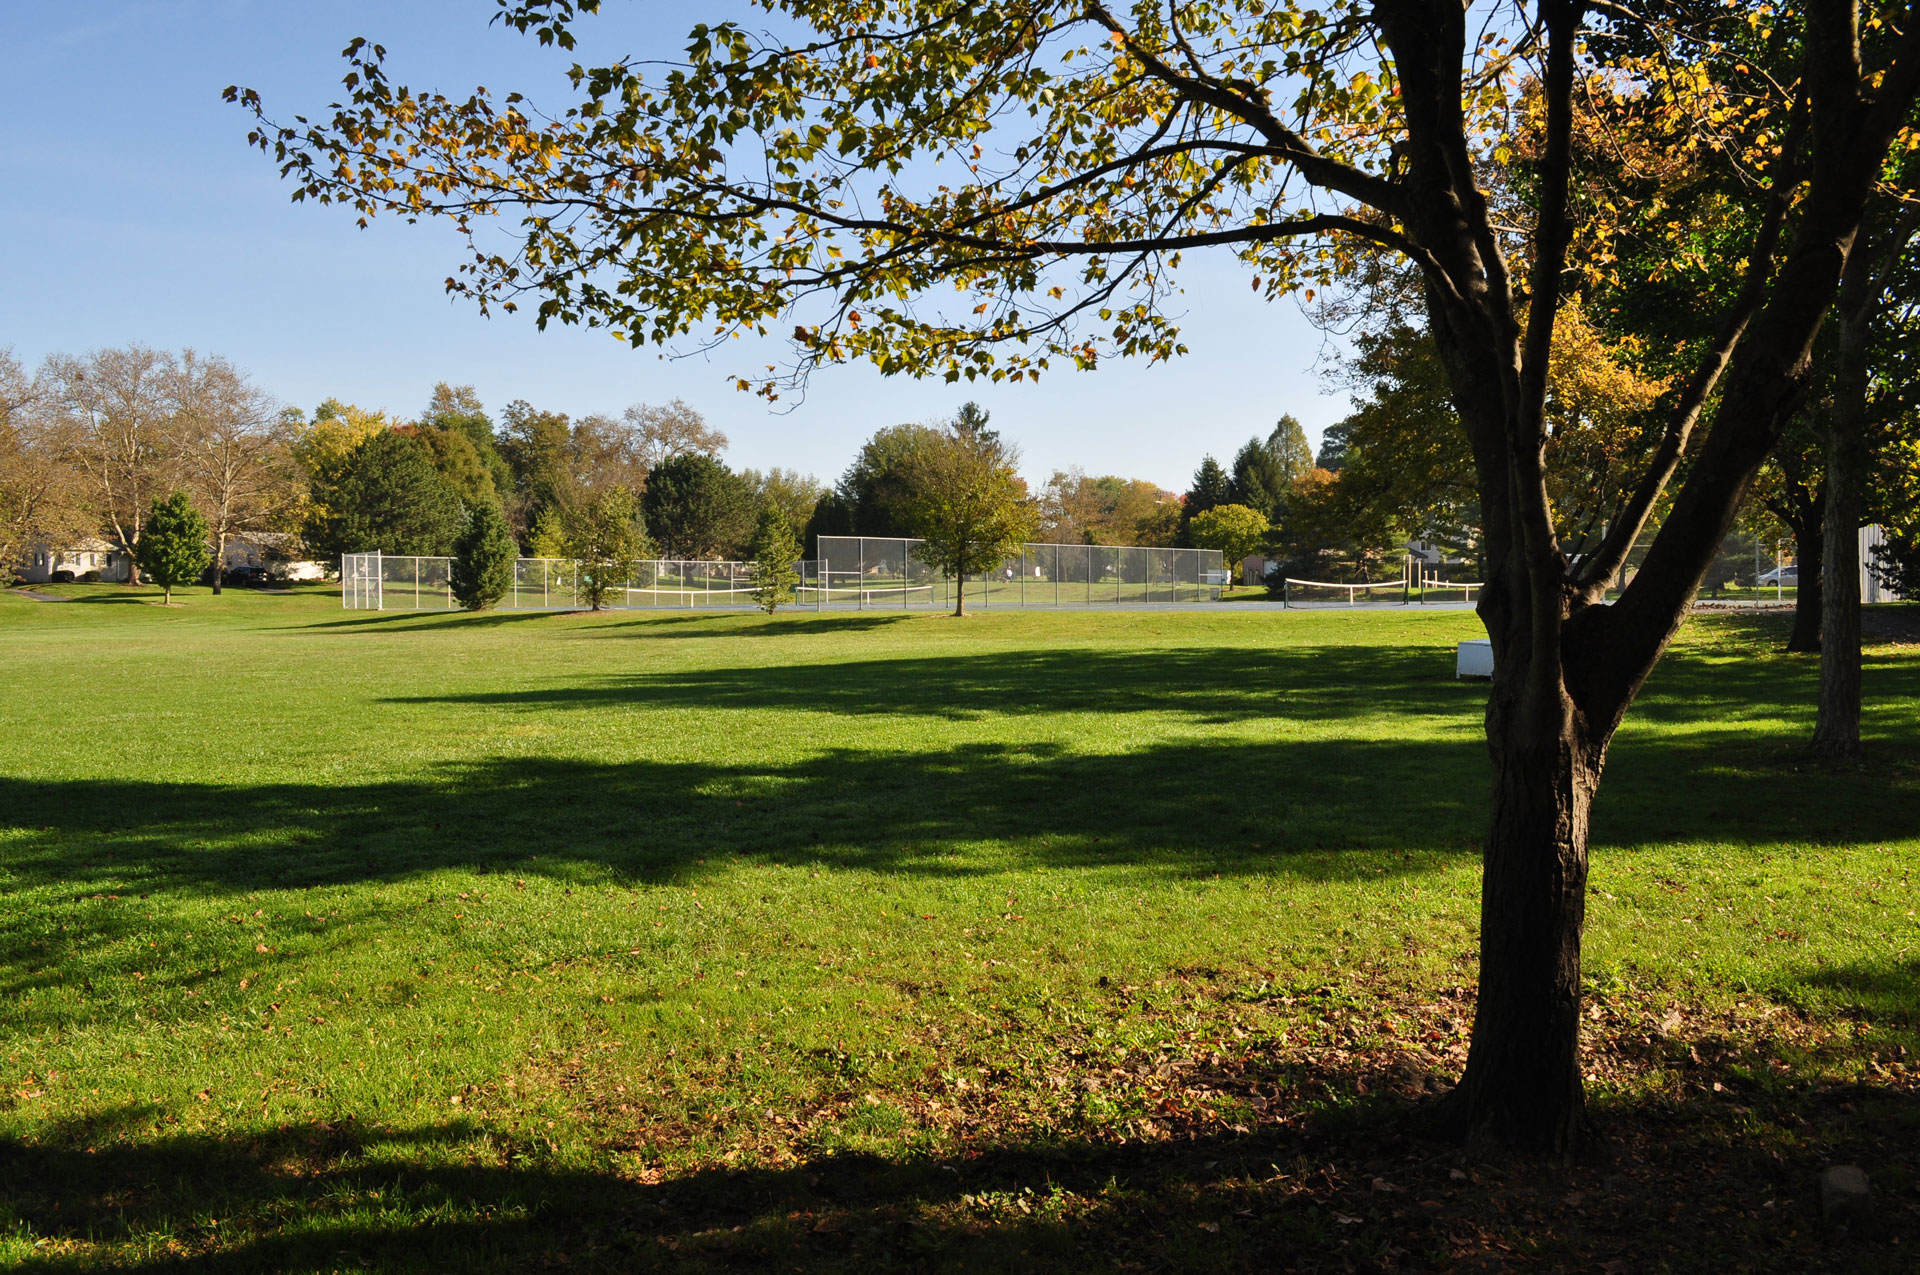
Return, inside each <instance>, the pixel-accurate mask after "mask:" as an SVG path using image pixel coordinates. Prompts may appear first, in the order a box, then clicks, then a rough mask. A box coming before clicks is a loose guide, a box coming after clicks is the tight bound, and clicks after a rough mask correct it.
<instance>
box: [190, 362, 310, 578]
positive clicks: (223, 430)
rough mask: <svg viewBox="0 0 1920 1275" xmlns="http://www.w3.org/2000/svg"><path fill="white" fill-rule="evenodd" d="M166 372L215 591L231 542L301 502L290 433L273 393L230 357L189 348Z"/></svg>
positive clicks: (264, 526)
mask: <svg viewBox="0 0 1920 1275" xmlns="http://www.w3.org/2000/svg"><path fill="white" fill-rule="evenodd" d="M168 379H169V384H168V396H169V398H170V399H171V406H172V416H171V421H170V426H169V431H168V433H169V444H170V449H171V450H172V452H173V454H174V457H175V462H176V464H177V467H178V472H179V476H180V480H181V482H182V483H183V484H184V486H185V488H186V490H187V492H188V494H190V495H191V496H192V497H193V501H194V504H195V505H197V506H198V507H199V510H200V512H201V514H202V515H204V516H205V517H206V520H207V535H208V539H209V540H210V541H211V542H212V548H213V570H214V577H213V591H214V592H215V593H218V592H220V572H221V568H222V566H223V565H224V563H225V561H226V552H227V542H228V541H229V540H231V539H232V538H233V537H234V536H235V535H238V534H241V533H245V532H261V531H267V530H269V529H271V528H272V526H273V524H274V522H275V520H276V519H277V518H279V517H280V516H281V515H283V514H286V513H288V512H289V511H290V510H291V509H292V508H293V507H294V505H295V503H296V502H297V499H298V492H299V489H298V485H297V482H296V478H295V466H294V464H293V457H292V454H291V451H290V447H289V443H290V439H289V437H288V431H287V428H286V425H285V422H284V418H283V417H282V415H281V413H280V411H279V405H278V404H277V403H275V402H274V400H273V398H272V396H271V395H269V394H267V393H266V392H265V391H263V390H261V389H259V388H257V387H256V386H254V385H253V384H252V383H250V382H249V381H248V380H247V377H246V375H245V373H243V372H241V371H240V370H239V369H238V368H236V367H234V366H233V365H232V364H231V363H229V362H227V361H226V360H225V359H222V358H218V357H212V358H206V357H202V356H200V355H198V354H195V353H194V352H193V351H192V350H188V351H186V352H185V353H184V354H183V355H182V356H181V358H180V360H179V363H178V364H177V366H176V367H175V368H174V370H173V373H172V375H171V376H170V377H169V378H168Z"/></svg>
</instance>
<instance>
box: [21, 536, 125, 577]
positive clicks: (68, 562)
mask: <svg viewBox="0 0 1920 1275" xmlns="http://www.w3.org/2000/svg"><path fill="white" fill-rule="evenodd" d="M131 566H132V562H131V560H130V559H129V558H128V557H127V553H126V551H125V550H124V549H120V548H118V547H117V546H115V545H113V544H110V543H108V542H107V541H105V540H102V539H100V537H98V536H82V537H81V538H80V539H78V540H75V541H73V542H72V543H70V544H68V545H65V546H62V547H59V548H55V547H54V546H53V545H50V544H46V543H44V542H42V543H38V544H35V545H33V546H32V547H31V548H29V549H28V550H27V556H26V560H25V561H24V562H23V563H22V564H21V570H20V578H21V579H22V580H25V581H26V582H27V583H28V584H47V583H49V582H51V581H52V580H53V579H54V578H55V577H58V578H59V579H61V580H80V579H94V580H110V581H112V582H114V583H115V584H124V583H126V581H127V578H128V577H129V576H130V575H131V574H132V572H131V571H130V570H129V568H130V567H131Z"/></svg>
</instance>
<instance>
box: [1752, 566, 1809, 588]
mask: <svg viewBox="0 0 1920 1275" xmlns="http://www.w3.org/2000/svg"><path fill="white" fill-rule="evenodd" d="M1756 583H1757V584H1758V586H1759V587H1760V588H1763V589H1771V588H1775V587H1776V586H1786V585H1792V586H1794V587H1795V588H1798V587H1799V584H1800V568H1799V567H1775V568H1774V569H1773V570H1771V571H1769V572H1767V574H1765V575H1763V576H1761V577H1760V579H1759V580H1758V581H1757V582H1756Z"/></svg>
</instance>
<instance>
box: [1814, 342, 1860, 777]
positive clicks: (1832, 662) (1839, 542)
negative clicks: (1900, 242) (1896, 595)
mask: <svg viewBox="0 0 1920 1275" xmlns="http://www.w3.org/2000/svg"><path fill="white" fill-rule="evenodd" d="M1863 309H1864V307H1863ZM1837 317H1838V322H1837V323H1836V324H1835V327H1836V329H1837V333H1836V335H1837V337H1838V350H1837V351H1836V354H1837V359H1836V363H1837V366H1836V368H1835V374H1834V386H1833V397H1834V403H1833V411H1832V413H1831V415H1830V417H1829V424H1828V427H1827V509H1826V527H1825V529H1824V540H1825V542H1826V543H1825V545H1824V546H1823V549H1824V552H1823V554H1822V557H1821V566H1820V576H1821V586H1822V587H1821V594H1822V597H1821V615H1820V709H1819V713H1818V716H1817V717H1816V718H1815V721H1814V727H1813V750H1814V751H1815V752H1816V753H1819V754H1821V755H1822V756H1825V757H1852V756H1854V755H1856V754H1857V753H1859V751H1860V521H1861V516H1862V514H1863V513H1864V511H1865V506H1866V485H1867V478H1868V473H1867V469H1868V464H1869V460H1868V456H1867V437H1866V433H1867V431H1866V407H1867V331H1866V329H1867V320H1866V316H1865V314H1863V313H1862V314H1854V313H1849V312H1848V311H1847V310H1846V309H1845V308H1843V309H1842V310H1841V313H1840V314H1839V315H1838V316H1837Z"/></svg>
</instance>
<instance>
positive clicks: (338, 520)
mask: <svg viewBox="0 0 1920 1275" xmlns="http://www.w3.org/2000/svg"><path fill="white" fill-rule="evenodd" d="M313 416H314V419H313V420H312V421H311V422H310V423H308V424H306V425H302V426H296V427H295V430H294V439H293V445H292V450H293V458H294V462H295V463H296V464H297V465H299V467H300V470H301V473H302V475H303V477H304V478H305V485H306V504H305V506H304V508H303V510H302V515H301V525H300V536H301V539H303V540H305V541H306V545H307V552H308V553H310V554H313V555H314V556H316V557H317V558H319V559H320V561H322V562H325V563H327V564H329V566H338V565H339V560H340V555H341V554H343V553H357V552H359V546H358V545H357V544H356V543H354V542H353V541H352V540H351V539H350V538H349V536H348V532H347V526H346V501H347V499H348V496H347V492H346V483H347V479H348V476H349V474H350V472H351V469H352V465H353V458H354V455H355V454H356V453H357V452H358V451H359V450H360V448H361V447H362V446H363V445H364V444H366V443H368V442H369V441H371V440H372V439H374V438H377V437H379V436H380V435H381V434H384V433H386V432H387V431H388V430H389V429H390V428H391V423H390V422H389V421H388V420H387V418H386V417H385V416H383V415H382V414H380V413H378V412H363V411H361V410H360V409H359V408H357V407H351V406H349V405H347V404H345V403H341V402H339V401H338V400H335V399H328V400H327V401H326V402H324V403H321V404H320V405H319V406H318V407H316V408H315V409H314V413H313ZM373 547H375V548H377V547H378V546H373Z"/></svg>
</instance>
